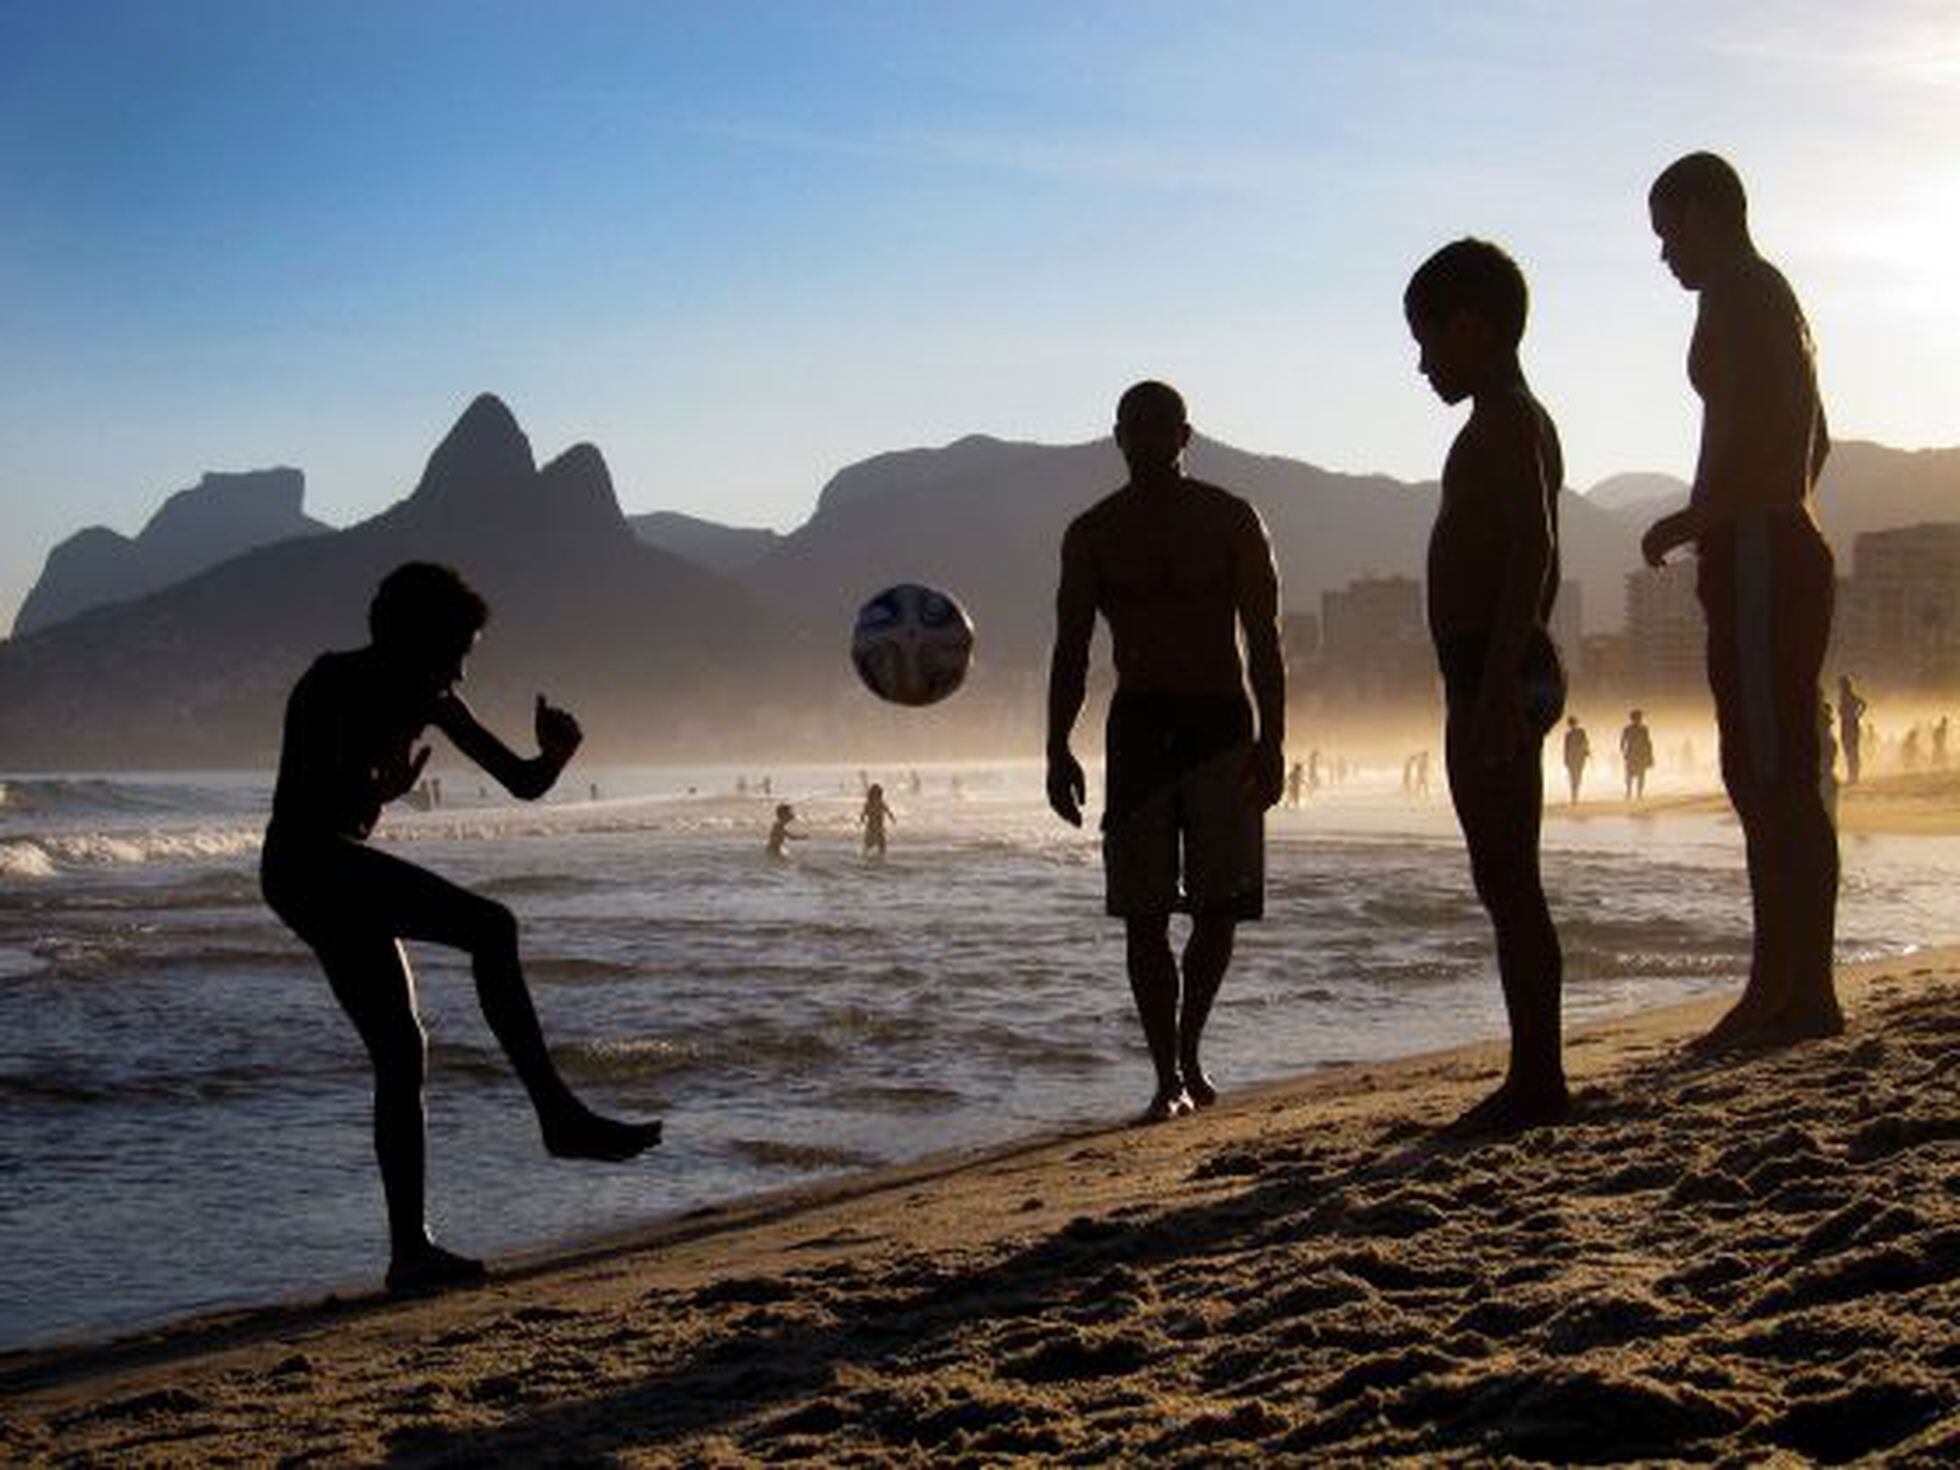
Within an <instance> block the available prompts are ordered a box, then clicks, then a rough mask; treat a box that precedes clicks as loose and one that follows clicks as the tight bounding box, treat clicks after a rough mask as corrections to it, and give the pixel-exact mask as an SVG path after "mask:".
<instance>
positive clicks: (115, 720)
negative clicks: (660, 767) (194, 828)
mask: <svg viewBox="0 0 1960 1470" xmlns="http://www.w3.org/2000/svg"><path fill="white" fill-rule="evenodd" d="M417 559H427V560H436V561H444V562H448V563H450V564H452V565H454V566H456V567H457V568H458V569H459V570H461V571H462V573H463V575H464V576H465V577H467V578H468V579H469V580H470V581H471V582H472V583H474V584H475V585H476V586H477V587H478V588H479V589H480V590H481V591H482V592H483V593H484V595H485V596H486V597H487V598H488V599H489V601H490V604H491V609H492V613H491V622H490V626H489V628H488V629H487V630H486V632H485V636H484V641H483V644H482V646H481V648H480V650H479V651H478V653H477V654H476V656H475V657H473V658H472V660H471V663H470V670H469V682H468V684H467V685H466V687H465V693H466V695H467V696H468V697H469V699H470V701H471V703H472V704H473V705H475V706H477V707H478V709H479V711H480V712H482V713H483V714H484V715H485V716H486V718H488V719H489V720H490V721H491V722H492V723H493V724H497V725H500V726H502V727H503V728H505V729H507V730H509V731H510V732H511V733H512V735H513V736H514V737H516V738H517V739H518V741H519V743H520V744H522V743H524V742H526V741H528V739H529V706H530V700H531V697H532V695H533V694H534V693H535V692H544V693H546V694H548V695H549V696H550V697H551V698H552V699H553V701H554V702H556V703H560V704H563V705H565V706H567V707H569V708H570V709H572V710H573V711H574V713H576V714H578V715H579V716H580V718H581V719H582V720H584V721H585V722H586V724H587V726H588V728H589V730H590V731H591V733H592V736H593V741H592V744H593V747H594V749H595V750H596V751H599V752H601V753H603V752H605V751H606V750H607V749H608V748H609V747H610V748H612V749H614V750H618V749H622V748H625V747H627V746H629V745H632V744H636V743H648V744H651V743H655V742H658V741H660V740H663V739H673V738H676V737H677V736H679V735H680V734H682V733H683V732H688V731H697V732H702V731H711V730H713V729H715V728H716V727H718V726H719V725H720V724H722V723H723V722H725V721H726V720H728V719H730V718H734V717H735V716H736V715H737V713H739V706H738V708H735V709H731V708H730V707H729V705H730V703H731V702H735V701H738V700H739V699H740V695H741V689H740V686H739V681H736V680H734V679H731V678H730V677H729V671H731V670H742V669H746V668H752V667H758V666H761V665H762V664H764V663H765V662H771V661H788V662H790V663H791V666H792V667H794V659H793V651H794V643H795V638H794V635H793V634H792V633H791V632H790V631H789V630H788V629H787V628H785V627H784V626H782V624H781V622H780V620H779V619H777V618H776V617H775V616H774V615H773V614H772V613H771V612H770V611H769V610H768V609H767V608H765V607H763V606H761V605H760V604H758V603H757V602H756V601H755V599H754V598H752V597H751V596H750V594H749V593H747V592H746V591H745V590H744V589H743V588H741V587H740V586H738V585H736V584H735V583H733V582H731V581H729V580H728V579H726V578H723V577H719V576H717V575H716V574H714V573H713V572H710V571H707V570H705V569H703V568H701V567H698V566H696V565H694V564H693V563H692V562H688V561H684V560H682V559H681V558H679V557H676V556H673V555H671V554H669V553H667V552H663V551H661V550H659V549H658V548H656V547H651V546H648V545H645V544H644V543H643V542H641V541H640V540H639V539H638V538H637V537H635V536H634V534H633V532H632V529H631V528H630V527H629V526H628V525H627V523H626V519H625V517H624V516H623V515H622V514H621V512H620V509H619V504H618V501H617V499H616V498H615V496H614V493H613V487H612V482H611V478H610V476H609V475H608V473H607V470H606V465H605V461H604V460H603V459H602V458H601V456H600V454H599V452H598V451H597V450H596V449H594V448H592V447H591V446H590V445H584V444H581V445H577V446H575V447H574V448H572V449H569V450H567V451H566V452H565V453H564V454H562V455H560V456H559V457H558V458H556V459H554V460H552V461H551V462H550V463H548V464H546V465H544V466H543V467H542V468H538V467H537V466H536V465H535V462H534V460H533V458H532V455H531V447H530V443H529V441H528V440H527V439H526V438H525V437H524V434H523V432H522V430H520V429H519V428H518V426H517V422H516V420H515V419H514V418H513V417H512V415H511V413H510V410H509V409H507V408H506V407H505V406H504V405H503V404H502V403H501V402H500V401H498V400H497V399H496V398H494V397H491V396H489V395H485V396H483V397H480V398H478V399H477V400H476V401H475V402H473V403H472V404H471V405H470V406H469V408H468V410H467V411H466V412H465V413H464V414H463V416H462V417H461V418H460V419H459V420H458V421H457V423H456V425H455V427H454V428H452V429H451V430H450V431H449V433H448V434H447V435H446V436H445V437H444V439H443V440H442V442H441V444H439V445H438V446H437V448H436V450H435V452H434V453H433V454H431V455H430V457H429V461H428V466H427V468H426V470H425V471H424V472H423V475H422V477H421V479H420V481H419V482H418V483H417V485H416V488H415V490H414V492H413V493H412V494H411V495H409V496H408V498H407V499H405V500H403V501H401V502H399V503H397V504H396V505H394V506H393V507H391V508H390V509H389V510H387V511H384V512H383V513H381V514H380V515H377V516H375V517H373V518H371V519H369V520H367V521H363V522H361V523H360V524H358V525H354V526H350V527H348V528H347V529H345V530H341V531H333V532H326V533H323V534H318V535H314V536H309V537H306V538H304V539H301V540H293V541H285V542H281V543H279V544H277V545H272V546H266V547H261V548H258V549H256V550H253V551H249V552H246V553H244V554H243V555H240V556H236V557H233V558H231V559H229V560H227V561H224V562H222V563H220V564H218V565H217V566H214V567H211V568H208V569H206V570H205V571H203V572H200V573H199V574H197V575H195V576H193V577H191V578H189V579H187V580H185V581H182V582H179V583H177V584H175V585H173V586H171V587H168V588H166V589H163V590H161V591H159V592H156V593H153V594H151V595H149V596H147V597H143V598H141V599H139V600H136V601H132V602H124V603H118V604H115V605H112V606H105V607H100V608H96V609H94V610H92V611H89V612H85V613H82V614H80V615H79V616H77V617H74V618H70V619H67V620H65V621H63V622H61V623H59V624H56V625H54V626H52V627H48V628H45V629H43V630H42V631H41V632H39V633H35V634H30V635H27V636H24V637H16V638H13V639H11V640H9V641H8V642H7V643H5V644H0V762H4V763H6V764H12V765H16V766H37V767H45V766H50V765H53V766H65V767H68V768H70V769H74V768H81V767H87V766H91V765H104V766H116V765H131V764H146V763H152V762H154V763H157V764H165V765H187V764H190V765H195V764H234V763H237V764H246V763H249V764H266V763H269V762H270V761H271V759H272V757H273V756H274V754H275V753H276V750H277V745H278V738H279V723H280V710H281V708H282V706H283V701H284V699H285V695H286V693H287V691H288V690H289V689H290V687H291V685H292V682H293V680H294V679H295V678H297V677H298V675H299V674H300V673H301V672H302V671H303V670H304V669H305V667H306V666H307V664H308V663H309V662H310V661H311V660H312V659H313V657H314V656H316V655H317V654H319V653H320V652H322V651H323V650H325V649H328V648H349V647H354V646H357V645H359V644H361V643H363V642H365V641H366V627H365V620H366V612H367V604H368V601H369V599H370V597H371V596H372V595H373V591H374V588H375V586H376V584H377V583H378V582H379V581H380V579H381V577H382V576H383V575H384V574H385V573H386V572H387V571H388V570H389V569H390V568H392V567H394V566H396V565H398V564H400V563H401V562H404V561H409V560H417ZM786 655H789V656H790V657H788V658H787V659H786V658H785V656H786Z"/></svg>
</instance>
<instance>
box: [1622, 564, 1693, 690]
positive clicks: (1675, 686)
mask: <svg viewBox="0 0 1960 1470" xmlns="http://www.w3.org/2000/svg"><path fill="white" fill-rule="evenodd" d="M1626 638H1627V659H1626V678H1627V684H1628V693H1629V694H1633V695H1640V694H1647V695H1653V694H1666V693H1673V692H1676V691H1679V690H1684V689H1690V688H1694V687H1696V686H1699V685H1700V684H1701V683H1702V681H1703V679H1704V677H1705V675H1704V666H1705V663H1706V660H1707V647H1706V645H1707V639H1708V633H1707V625H1706V623H1705V622H1704V621H1703V619H1702V615H1701V604H1700V603H1698V602H1697V601H1695V562H1694V558H1693V557H1683V558H1681V559H1679V560H1677V561H1672V562H1669V563H1668V564H1667V565H1666V566H1664V567H1661V568H1659V569H1658V570H1654V569H1651V568H1642V569H1641V570H1640V571H1637V572H1629V573H1627V631H1626Z"/></svg>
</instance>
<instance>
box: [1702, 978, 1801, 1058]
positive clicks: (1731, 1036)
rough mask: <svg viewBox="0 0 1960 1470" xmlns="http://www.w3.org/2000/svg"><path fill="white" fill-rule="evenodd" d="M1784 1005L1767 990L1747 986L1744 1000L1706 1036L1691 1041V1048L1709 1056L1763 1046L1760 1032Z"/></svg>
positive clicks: (1738, 1002) (1728, 1012)
mask: <svg viewBox="0 0 1960 1470" xmlns="http://www.w3.org/2000/svg"><path fill="white" fill-rule="evenodd" d="M1783 1004H1784V1000H1783V997H1781V996H1771V995H1770V994H1769V993H1768V992H1767V989H1759V988H1758V987H1756V986H1754V985H1750V986H1747V987H1745V988H1744V990H1743V992H1742V999H1740V1000H1738V1001H1737V1002H1736V1003H1735V1004H1734V1005H1732V1006H1730V1007H1729V1008H1728V1010H1726V1011H1724V1012H1723V1013H1722V1019H1721V1020H1719V1021H1717V1022H1716V1023H1715V1024H1714V1025H1713V1026H1712V1027H1710V1028H1709V1030H1708V1031H1707V1033H1706V1034H1704V1035H1702V1036H1698V1037H1696V1038H1695V1039H1694V1040H1693V1041H1690V1042H1689V1043H1688V1045H1687V1049H1688V1050H1689V1051H1691V1052H1699V1053H1701V1054H1703V1055H1707V1054H1709V1053H1712V1052H1722V1051H1735V1050H1739V1049H1742V1048H1746V1047H1752V1046H1760V1045H1762V1042H1761V1041H1760V1040H1758V1033H1759V1032H1760V1031H1761V1030H1762V1028H1763V1027H1764V1026H1765V1025H1767V1024H1768V1023H1769V1022H1771V1021H1772V1020H1773V1019H1774V1018H1775V1016H1776V1013H1777V1011H1778V1010H1779V1009H1780V1008H1781V1007H1782V1005H1783Z"/></svg>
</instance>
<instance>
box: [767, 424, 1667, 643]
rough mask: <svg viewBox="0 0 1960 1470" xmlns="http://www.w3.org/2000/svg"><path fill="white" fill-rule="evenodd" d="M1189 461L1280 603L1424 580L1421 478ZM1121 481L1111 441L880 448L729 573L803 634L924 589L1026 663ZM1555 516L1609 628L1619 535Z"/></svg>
mask: <svg viewBox="0 0 1960 1470" xmlns="http://www.w3.org/2000/svg"><path fill="white" fill-rule="evenodd" d="M1189 464H1190V470H1191V473H1192V474H1194V475H1196V476H1197V477H1199V478H1201V479H1209V480H1215V481H1216V482H1217V483H1219V484H1221V485H1224V486H1226V487H1227V488H1229V489H1232V490H1236V491H1238V492H1239V493H1241V494H1244V495H1245V496H1246V497H1247V498H1248V499H1250V500H1251V501H1252V502H1253V503H1254V504H1255V505H1257V506H1258V507H1259V510H1260V512H1261V514H1262V515H1264V517H1265V518H1266V523H1267V526H1268V529H1269V530H1270V531H1271V533H1272V537H1273V543H1274V550H1275V554H1276V556H1277V558H1278V561H1279V567H1280V576H1281V581H1282V593H1283V597H1284V600H1285V604H1286V606H1287V607H1288V608H1289V609H1292V610H1303V611H1318V610H1319V605H1320V594H1321V593H1322V592H1323V591H1327V590H1329V589H1332V588H1338V587H1341V586H1344V585H1346V583H1348V582H1349V581H1351V580H1353V579H1354V578H1355V577H1357V576H1361V575H1363V574H1368V573H1379V574H1384V575H1386V574H1394V573H1399V574H1402V575H1405V576H1420V575H1421V574H1422V567H1423V559H1424V556H1425V553H1426V548H1427V544H1428V535H1429V527H1430V523H1431V522H1432V521H1433V520H1434V518H1435V513H1436V500H1437V493H1438V491H1437V487H1436V485H1435V484H1434V482H1430V483H1427V484H1416V485H1411V484H1407V483H1404V482H1402V481H1398V480H1393V479H1390V478H1388V477H1387V476H1384V475H1344V474H1336V473H1334V472H1331V471H1328V470H1322V469H1318V468H1316V467H1314V466H1312V465H1308V464H1303V463H1300V462H1299V461H1296V460H1289V459H1283V458H1279V457H1277V456H1271V455H1256V454H1248V453H1246V452H1245V451H1243V450H1239V449H1234V448H1232V447H1231V446H1229V445H1225V444H1221V443H1218V442H1216V441H1214V440H1209V439H1199V440H1196V441H1194V442H1193V445H1192V449H1191V454H1190V458H1189ZM1123 478H1124V470H1123V463H1122V457H1121V456H1120V455H1119V454H1118V452H1117V449H1116V446H1115V443H1114V442H1113V441H1112V440H1109V439H1098V440H1095V441H1092V442H1090V443H1086V444H1075V445H1061V446H1052V445H1042V444H1028V443H1015V442H1009V441H1003V440H999V439H990V438H985V437H981V436H970V437H968V438H965V439H961V440H958V441H956V442H955V443H953V444H949V445H947V446H946V447H945V448H943V449H913V450H906V451H903V452H900V453H896V454H886V455H880V456H877V457H876V458H874V459H870V460H866V461H864V462H863V463H861V464H857V465H853V466H850V467H849V468H847V469H845V470H842V471H840V472H839V473H838V475H837V476H836V477H835V478H834V479H832V480H831V482H830V483H829V484H828V485H826V486H825V487H824V489H823V492H822V494H821V496H820V497H819V499H818V503H817V510H816V513H815V514H814V515H812V516H811V518H810V519H809V521H807V522H806V523H805V524H804V525H802V526H801V527H799V528H798V529H796V530H795V531H793V532H791V533H789V534H788V535H787V536H785V537H784V538H783V541H782V544H781V545H780V546H779V547H777V548H776V549H775V550H774V551H772V552H770V553H769V554H768V555H767V556H765V557H764V558H763V559H762V560H760V561H759V562H757V563H755V564H754V565H753V566H752V567H751V568H750V569H749V570H748V571H747V572H745V573H741V574H740V575H741V576H742V578H743V580H744V581H746V582H747V584H748V585H749V586H750V588H751V589H752V590H753V591H754V592H755V594H756V595H757V596H758V597H759V598H772V597H773V598H774V599H775V600H776V601H777V603H778V605H779V606H781V607H782V608H783V609H784V611H785V613H786V615H788V616H791V617H793V618H795V619H797V620H798V621H799V622H801V623H803V624H804V625H805V626H807V627H809V628H811V629H812V630H813V631H814V630H821V629H825V628H838V627H844V626H847V620H848V618H849V616H850V615H851V613H852V611H853V610H854V609H855V608H856V606H857V605H858V603H859V602H860V601H861V600H862V599H863V598H864V597H865V596H867V595H868V594H870V593H871V592H874V591H876V590H877V589H878V588H880V587H882V586H884V585H886V584H888V583H890V582H894V581H901V580H912V581H926V582H933V583H937V584H939V585H941V586H943V587H945V588H947V589H948V590H950V591H953V592H954V593H955V594H956V595H957V596H959V598H960V599H961V601H962V602H964V603H965V604H966V606H967V610H968V611H969V612H970V613H971V614H972V615H973V617H974V619H975V621H976V623H977V624H978V626H979V630H980V639H981V648H982V650H983V653H984V656H985V657H986V658H987V659H989V660H990V661H994V662H1005V663H1006V664H1008V665H1010V666H1012V667H1017V668H1038V667H1039V666H1040V665H1041V663H1042V661H1043V660H1044V659H1045V656H1046V649H1047V643H1048V639H1049V638H1050V636H1051V635H1052V632H1053V624H1054V618H1053V598H1054V593H1055V579H1056V575H1057V573H1058V571H1059V569H1060V560H1059V548H1060V544H1061V533H1062V530H1063V528H1064V527H1065V526H1066V525H1067V523H1068V521H1069V520H1070V519H1071V518H1072V517H1073V516H1075V515H1076V514H1078V513H1079V512H1081V511H1082V510H1084V509H1086V508H1087V507H1088V506H1089V505H1090V504H1092V503H1093V502H1094V501H1095V500H1097V499H1099V498H1100V497H1101V496H1103V495H1106V494H1108V493H1109V492H1110V491H1112V490H1114V489H1116V488H1117V487H1118V486H1119V485H1121V484H1122V482H1123ZM1561 507H1562V509H1561V517H1562V528H1563V531H1564V535H1565V547H1566V553H1565V555H1566V569H1565V570H1566V575H1567V576H1568V577H1575V578H1578V579H1580V580H1581V581H1583V582H1585V583H1586V584H1588V586H1587V603H1588V608H1589V616H1591V617H1592V618H1594V619H1595V620H1598V619H1599V618H1600V617H1601V616H1602V615H1603V616H1604V618H1605V620H1606V621H1607V622H1609V623H1612V622H1617V621H1618V619H1619V617H1620V608H1621V603H1622V600H1623V599H1622V596H1621V590H1620V589H1621V584H1620V581H1619V579H1620V577H1621V576H1622V575H1623V573H1624V572H1625V571H1626V570H1627V569H1628V568H1630V567H1631V566H1632V565H1633V564H1634V559H1635V555H1636V548H1635V546H1634V543H1633V533H1632V532H1631V531H1629V530H1628V528H1627V527H1626V526H1625V525H1624V524H1622V523H1621V522H1620V521H1618V520H1617V519H1616V518H1615V517H1613V516H1612V515H1610V514H1608V513H1607V512H1605V511H1603V510H1600V509H1599V508H1597V507H1595V506H1591V505H1589V504H1587V503H1586V502H1585V501H1584V500H1583V499H1581V498H1580V497H1578V496H1576V495H1573V494H1570V493H1568V494H1566V495H1565V496H1563V497H1562V498H1561Z"/></svg>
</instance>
